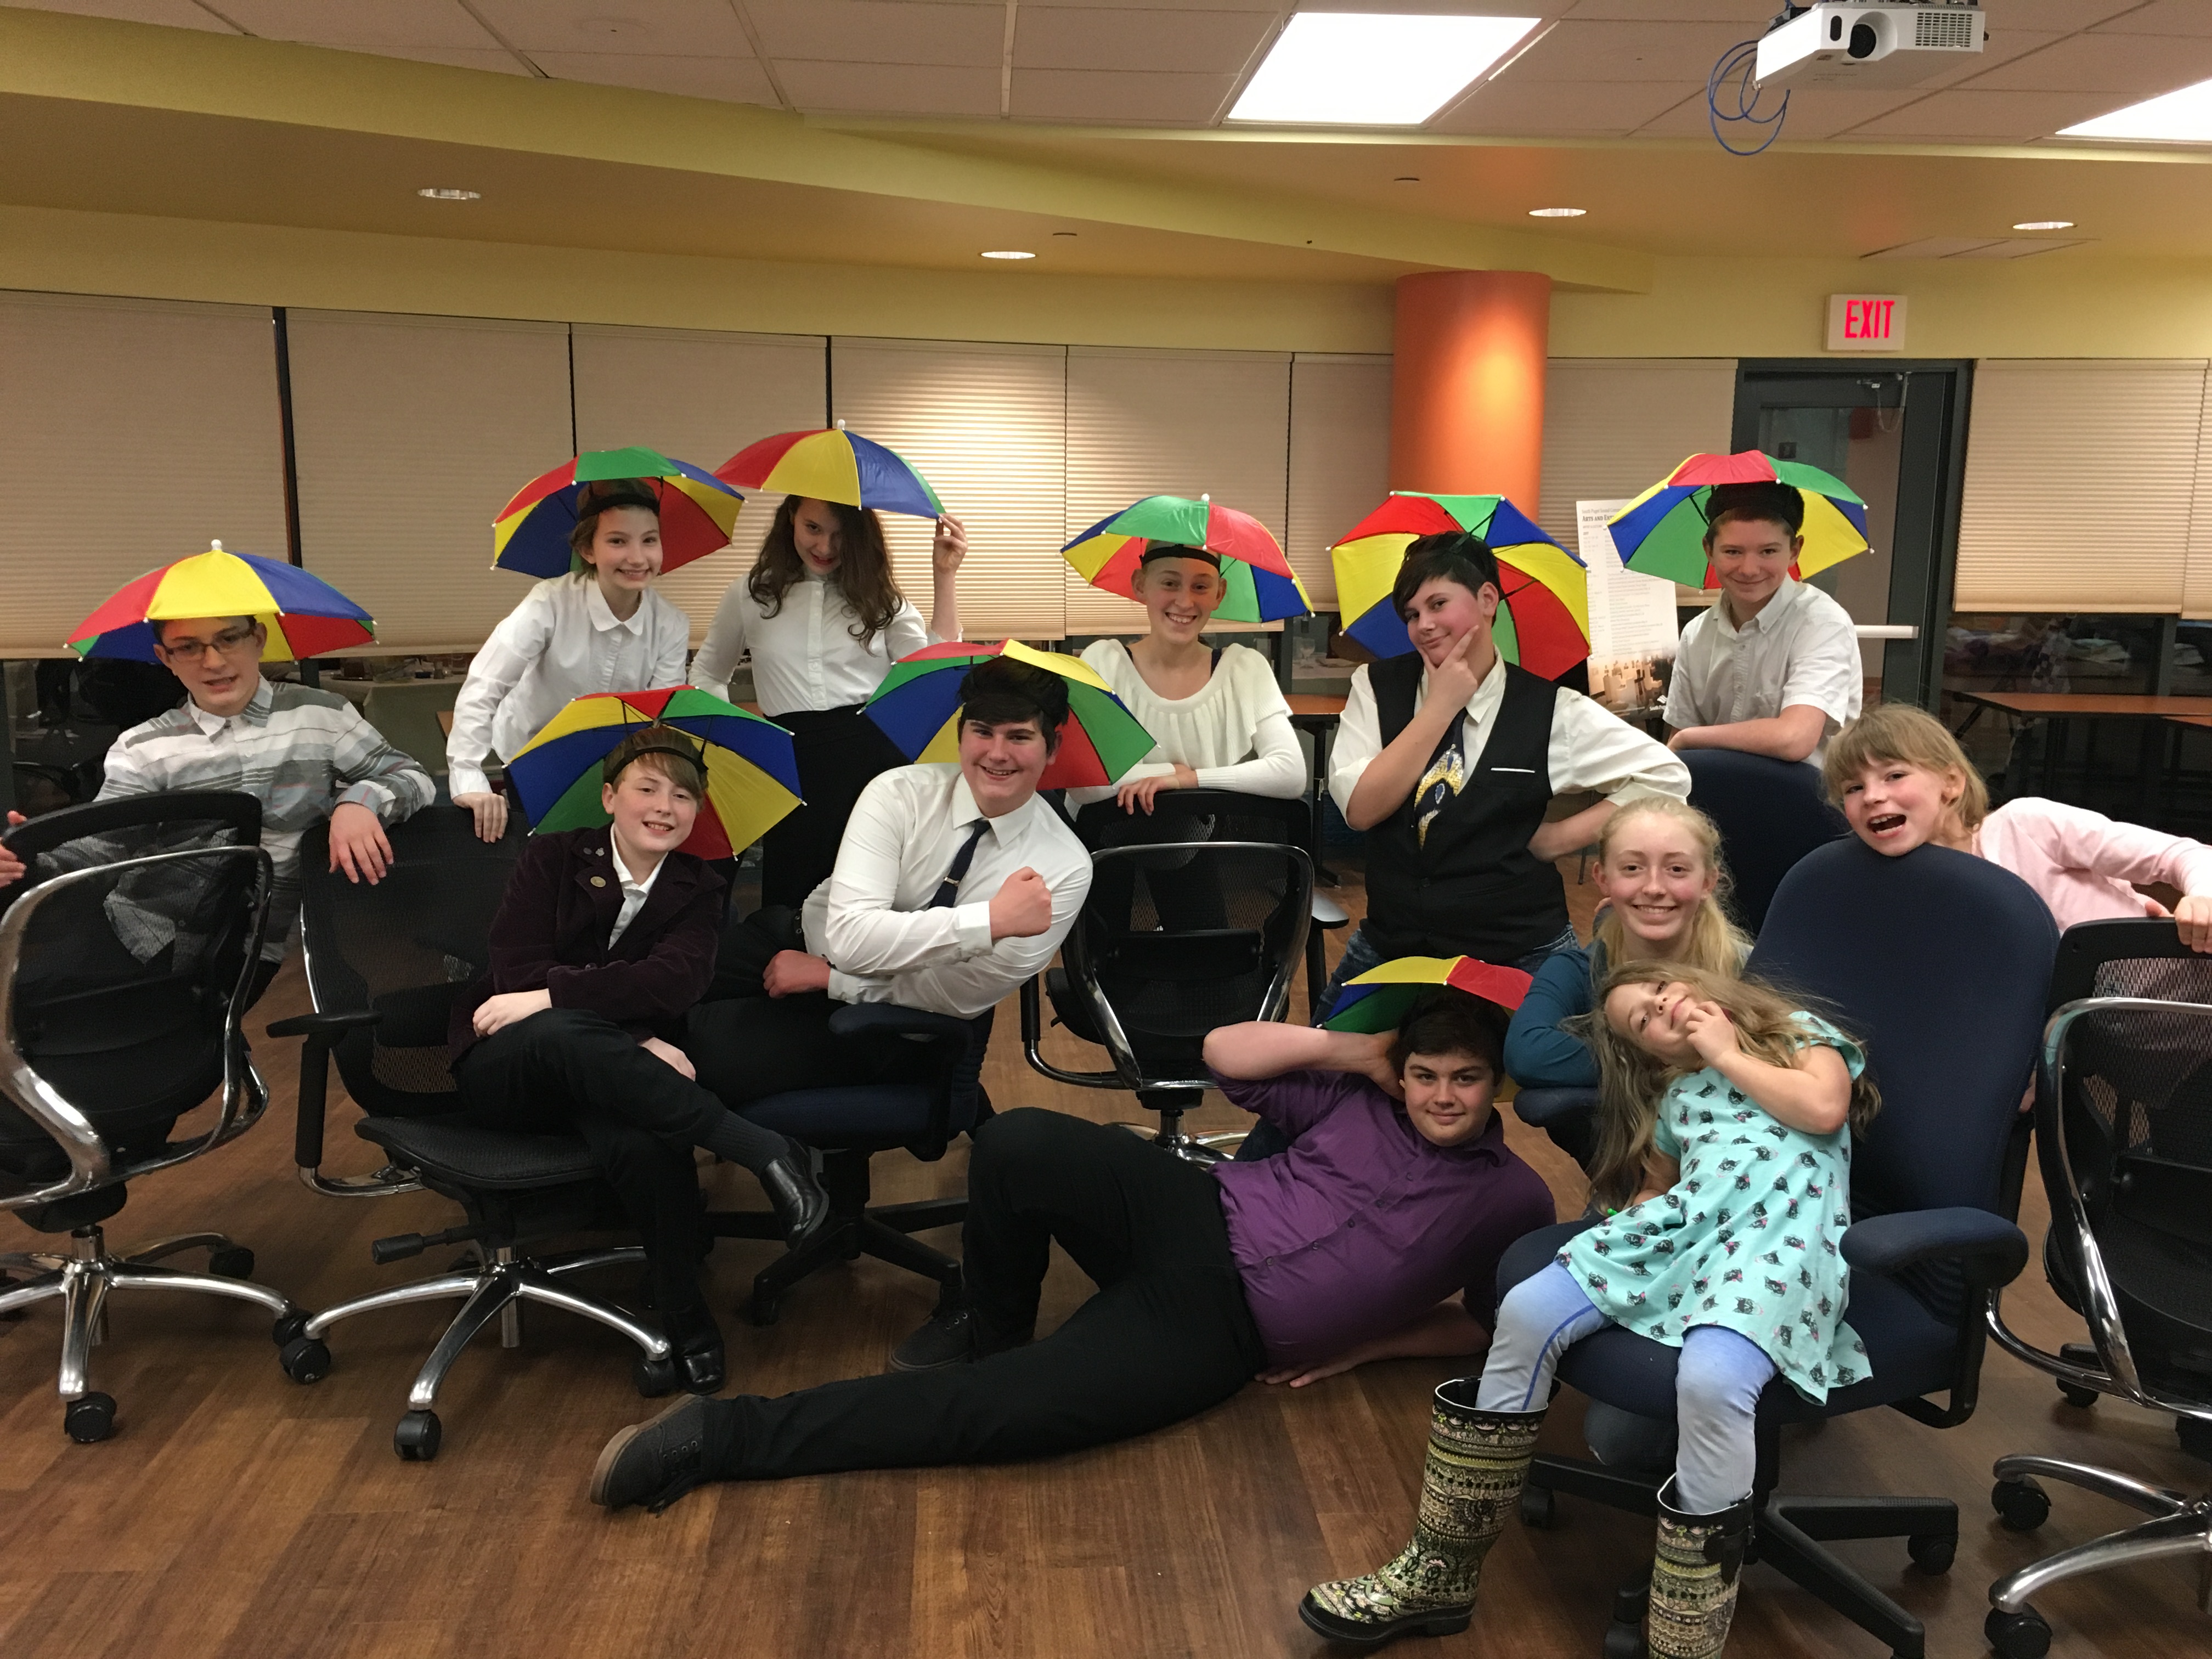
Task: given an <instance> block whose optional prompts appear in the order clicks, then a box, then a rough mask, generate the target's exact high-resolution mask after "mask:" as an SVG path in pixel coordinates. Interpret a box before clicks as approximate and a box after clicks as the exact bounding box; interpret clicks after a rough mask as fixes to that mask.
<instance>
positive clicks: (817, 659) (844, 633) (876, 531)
mask: <svg viewBox="0 0 2212 1659" xmlns="http://www.w3.org/2000/svg"><path fill="white" fill-rule="evenodd" d="M967 554H968V537H967V532H965V531H964V530H963V528H962V527H961V524H960V520H957V519H951V518H945V519H939V520H938V521H937V535H936V538H935V540H934V541H933V544H931V547H930V554H929V562H930V568H931V570H932V572H933V574H934V577H935V582H934V586H935V592H934V594H933V599H932V605H931V616H930V623H929V626H928V627H927V629H925V628H924V627H923V626H922V622H921V612H920V611H917V610H915V607H914V605H913V604H912V603H911V602H910V601H908V599H907V598H906V596H905V595H904V594H902V593H901V592H899V590H898V584H897V583H896V582H895V581H893V580H891V567H890V555H889V553H888V552H887V551H886V550H884V526H883V521H882V520H880V519H878V517H877V516H876V514H875V513H873V512H872V511H871V510H869V509H868V508H866V507H848V506H847V505H846V504H845V503H844V502H842V501H814V500H811V499H806V498H802V497H799V496H795V495H794V496H787V497H786V498H785V499H784V501H783V503H782V505H781V506H780V507H777V508H776V511H775V522H774V523H773V524H771V525H770V526H769V532H768V534H767V535H766V536H765V537H764V538H762V541H761V550H760V556H759V557H758V558H757V559H755V560H754V561H753V568H752V569H751V571H750V573H748V574H746V575H745V577H744V579H743V580H739V581H734V582H732V583H731V584H730V586H729V589H728V591H727V592H725V593H724V594H723V595H722V602H721V604H720V605H719V606H717V607H716V609H715V611H714V624H713V626H711V627H710V628H708V630H707V641H706V643H705V644H704V645H702V646H701V647H699V654H698V656H697V658H696V659H695V660H694V661H693V663H692V665H691V684H694V685H696V686H698V687H699V688H700V689H702V690H707V691H712V692H714V694H715V695H716V696H728V694H729V681H730V676H731V674H732V672H733V671H735V670H736V669H737V667H738V663H739V662H740V661H741V660H742V659H744V655H745V653H746V652H748V651H750V652H751V653H752V666H753V695H754V696H756V697H757V698H758V699H759V700H760V710H761V713H762V714H765V715H767V716H768V717H769V719H770V720H774V721H775V722H776V724H777V725H779V726H784V727H786V728H787V729H788V730H789V731H790V732H791V734H792V736H793V738H795V739H796V740H797V746H798V751H799V792H800V793H801V794H802V795H803V796H805V801H806V804H805V805H804V806H801V807H799V809H798V810H797V811H793V812H792V813H791V814H790V815H789V816H788V817H786V818H785V819H784V820H783V821H782V822H781V823H778V824H777V825H776V826H775V829H771V830H769V833H768V835H767V836H766V838H765V839H764V841H763V846H762V857H763V862H762V867H761V902H762V904H763V905H764V906H765V905H772V904H781V905H787V906H788V907H790V908H792V909H794V910H796V909H797V908H799V906H800V905H801V904H803V903H805V900H806V896H807V895H808V894H809V893H811V892H812V891H813V890H814V889H815V888H816V887H817V886H818V885H819V884H821V883H822V882H823V881H825V880H827V879H828V878H829V872H830V871H831V869H833V868H834V867H835V866H836V862H837V844H838V842H840V841H841V840H842V838H843V836H844V833H845V821H846V819H847V818H848V817H851V816H852V812H853V804H854V802H855V801H857V800H859V799H860V791H861V790H862V789H864V788H866V787H867V784H868V781H869V780H870V779H871V778H872V777H874V776H875V775H877V774H878V773H879V772H884V771H888V770H889V769H890V768H892V767H894V766H902V765H904V764H905V763H906V757H904V756H903V755H902V754H900V753H899V752H898V750H896V749H895V748H893V747H892V746H891V743H890V739H889V738H886V737H884V734H883V732H881V731H880V730H878V727H877V726H876V725H875V723H874V722H873V721H872V720H868V719H867V718H866V716H865V715H864V714H862V712H861V710H862V707H863V705H865V704H866V702H867V700H868V699H869V698H870V697H871V696H873V695H874V694H875V690H876V687H877V686H878V685H880V684H882V683H883V678H884V674H885V673H886V672H888V671H890V665H891V664H892V663H893V662H895V661H896V660H897V659H899V658H901V657H903V656H905V655H907V654H908V653H910V652H915V651H919V650H920V649H921V647H923V646H925V645H932V644H937V643H939V642H941V641H945V640H957V639H958V638H959V637H960V602H959V594H958V590H957V585H956V582H957V573H958V571H959V569H960V562H961V561H962V560H963V559H964V558H965V557H966V556H967Z"/></svg>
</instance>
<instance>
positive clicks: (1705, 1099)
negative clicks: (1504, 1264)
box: [1559, 1013, 1869, 1402]
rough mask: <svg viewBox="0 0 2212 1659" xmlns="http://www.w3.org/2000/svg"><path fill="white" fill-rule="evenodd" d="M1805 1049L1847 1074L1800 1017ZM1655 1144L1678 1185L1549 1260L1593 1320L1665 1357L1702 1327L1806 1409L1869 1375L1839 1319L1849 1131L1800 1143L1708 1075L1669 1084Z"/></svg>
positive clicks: (1830, 1030) (1826, 1031)
mask: <svg viewBox="0 0 2212 1659" xmlns="http://www.w3.org/2000/svg"><path fill="white" fill-rule="evenodd" d="M1797 1019H1798V1021H1799V1023H1800V1024H1802V1026H1803V1027H1804V1029H1805V1030H1806V1032H1807V1036H1808V1042H1813V1043H1818V1044H1822V1045H1825V1046H1826V1047H1828V1048H1833V1049H1835V1050H1836V1052H1837V1053H1838V1054H1841V1055H1842V1056H1843V1059H1844V1065H1846V1066H1849V1067H1850V1074H1851V1075H1852V1076H1853V1077H1854V1078H1856V1077H1857V1076H1858V1075H1859V1073H1862V1072H1863V1071H1864V1070H1865V1069H1866V1056H1865V1054H1863V1053H1862V1052H1861V1051H1860V1049H1859V1048H1858V1046H1857V1044H1856V1043H1854V1042H1851V1041H1850V1038H1848V1037H1846V1036H1844V1035H1843V1034H1842V1033H1841V1032H1840V1031H1838V1030H1836V1029H1835V1027H1833V1026H1832V1025H1830V1024H1828V1023H1827V1022H1826V1021H1825V1020H1821V1019H1818V1018H1814V1016H1812V1015H1811V1014H1806V1013H1800V1014H1799V1015H1798V1016H1797ZM1652 1144H1653V1145H1654V1146H1656V1147H1657V1148H1658V1150H1659V1151H1660V1152H1663V1153H1664V1154H1666V1156H1668V1158H1674V1160H1676V1161H1677V1162H1678V1163H1679V1164H1680V1165H1681V1170H1682V1173H1681V1177H1680V1180H1678V1181H1676V1182H1675V1183H1674V1187H1673V1188H1671V1189H1670V1190H1668V1191H1667V1192H1664V1193H1661V1194H1658V1195H1657V1196H1656V1197H1652V1198H1647V1199H1645V1200H1644V1202H1642V1203H1641V1204H1637V1205H1633V1206H1630V1207H1629V1208H1627V1209H1626V1210H1621V1211H1619V1212H1615V1213H1614V1214H1613V1215H1611V1216H1608V1217H1607V1218H1606V1219H1605V1220H1604V1221H1603V1222H1602V1223H1601V1224H1600V1225H1597V1226H1595V1227H1592V1228H1590V1229H1589V1231H1585V1232H1582V1233H1577V1235H1576V1236H1575V1237H1573V1238H1572V1239H1571V1240H1569V1241H1568V1243H1567V1247H1566V1248H1565V1249H1564V1250H1562V1251H1560V1252H1559V1261H1561V1262H1562V1263H1563V1264H1565V1267H1567V1268H1568V1270H1569V1271H1571V1273H1573V1274H1574V1276H1575V1282H1576V1283H1577V1284H1578V1285H1581V1286H1582V1289H1583V1293H1584V1294H1585V1295H1587V1296H1588V1297H1589V1299H1590V1301H1591V1303H1592V1304H1593V1305H1595V1307H1596V1309H1597V1310H1598V1311H1599V1312H1600V1313H1601V1314H1603V1315H1604V1316H1606V1317H1607V1318H1608V1319H1610V1320H1612V1321H1613V1322H1614V1323H1615V1324H1617V1325H1620V1326H1621V1327H1623V1328H1625V1329H1627V1330H1632V1331H1634V1332H1635V1333H1636V1334H1638V1336H1648V1337H1650V1338H1651V1340H1654V1341H1655V1342H1664V1343H1667V1344H1668V1345H1669V1346H1673V1347H1678V1348H1679V1347H1680V1346H1682V1338H1683V1336H1684V1334H1686V1333H1687V1332H1689V1331H1691V1330H1692V1329H1694V1328H1696V1327H1698V1326H1699V1325H1722V1326H1725V1327H1727V1328H1729V1330H1732V1331H1735V1332H1736V1333H1737V1334H1740V1335H1741V1336H1745V1337H1747V1338H1749V1339H1750V1340H1752V1341H1753V1342H1755V1343H1757V1344H1758V1345H1759V1347H1760V1348H1761V1349H1762V1350H1763V1351H1764V1352H1765V1354H1766V1356H1767V1358H1770V1359H1771V1360H1773V1362H1774V1364H1775V1368H1776V1370H1779V1371H1780V1372H1781V1373H1782V1375H1783V1376H1784V1377H1786V1378H1788V1379H1789V1382H1790V1386H1791V1387H1793V1388H1795V1389H1796V1390H1797V1392H1798V1393H1800V1394H1802V1395H1804V1396H1805V1397H1806V1398H1807V1399H1808V1400H1811V1401H1815V1402H1818V1401H1824V1400H1826V1398H1827V1396H1828V1391H1829V1390H1830V1389H1843V1388H1848V1387H1850V1385H1851V1384H1852V1383H1857V1382H1858V1381H1859V1380H1860V1379H1862V1378H1863V1377H1864V1376H1866V1375H1867V1372H1868V1369H1869V1366H1868V1362H1867V1357H1866V1346H1865V1345H1864V1344H1863V1343H1862V1342H1861V1341H1860V1340H1859V1339H1858V1335H1857V1333H1856V1332H1855V1331H1853V1330H1852V1329H1851V1328H1850V1326H1849V1325H1847V1324H1845V1323H1844V1305H1845V1304H1846V1302H1847V1301H1848V1299H1849V1297H1850V1268H1849V1267H1846V1266H1845V1265H1844V1259H1843V1256H1842V1255H1840V1254H1839V1253H1838V1251H1839V1246H1840V1245H1841V1243H1842V1241H1843V1237H1844V1229H1845V1228H1846V1227H1848V1226H1850V1175H1851V1132H1850V1129H1849V1128H1848V1127H1845V1128H1841V1129H1838V1130H1837V1131H1836V1132H1835V1133H1832V1134H1826V1135H1814V1134H1807V1133H1805V1132H1804V1131H1802V1129H1793V1128H1791V1127H1789V1126H1788V1125H1787V1124H1785V1123H1781V1122H1778V1121H1776V1120H1775V1119H1773V1118H1771V1117H1769V1116H1768V1115H1766V1114H1765V1112H1764V1111H1762V1110H1761V1109H1759V1106H1758V1105H1757V1104H1756V1103H1753V1100H1752V1099H1751V1097H1749V1096H1747V1095H1746V1094H1745V1093H1744V1092H1743V1091H1741V1090H1740V1089H1738V1088H1736V1087H1735V1085H1732V1084H1731V1083H1729V1080H1728V1079H1726V1078H1724V1077H1723V1076H1722V1075H1721V1074H1720V1073H1718V1072H1717V1071H1715V1070H1713V1069H1712V1068H1711V1066H1707V1067H1706V1068H1705V1070H1704V1071H1701V1072H1698V1073H1692V1075H1690V1076H1688V1077H1683V1078H1678V1079H1675V1080H1674V1083H1673V1084H1672V1085H1669V1086H1668V1091H1667V1095H1666V1098H1665V1099H1664V1100H1662V1102H1661V1103H1660V1108H1659V1121H1658V1123H1657V1125H1656V1128H1655V1131H1654V1133H1653V1136H1652Z"/></svg>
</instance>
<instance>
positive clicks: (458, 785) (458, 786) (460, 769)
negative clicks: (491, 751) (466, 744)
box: [446, 764, 491, 800]
mask: <svg viewBox="0 0 2212 1659" xmlns="http://www.w3.org/2000/svg"><path fill="white" fill-rule="evenodd" d="M489 793H491V780H490V779H489V778H488V777H486V776H485V775H483V770H482V769H480V768H478V767H474V766H454V765H450V764H449V765H448V767H447V772H446V797H447V799H449V800H450V799H453V798H455V797H456V796H459V795H488V794H489Z"/></svg>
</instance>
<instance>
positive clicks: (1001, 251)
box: [983, 247, 1036, 259]
mask: <svg viewBox="0 0 2212 1659" xmlns="http://www.w3.org/2000/svg"><path fill="white" fill-rule="evenodd" d="M983 257H984V258H986V259H1034V258H1036V254H1034V253H1024V252H1022V251H1021V250H1020V249H1019V248H1012V247H1002V248H994V249H992V250H990V251H989V252H987V253H985V254H984V255H983Z"/></svg>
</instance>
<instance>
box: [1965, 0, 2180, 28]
mask: <svg viewBox="0 0 2212 1659" xmlns="http://www.w3.org/2000/svg"><path fill="white" fill-rule="evenodd" d="M2141 4H2142V0H1995V3H1990V0H1984V3H1983V6H1982V9H1983V10H1984V12H1986V13H1988V14H1989V29H1990V33H1992V34H1994V33H1996V32H1997V31H1998V30H1999V29H2001V28H2006V29H2014V28H2019V29H2051V30H2054V31H2056V32H2057V33H2060V34H2065V33H2071V32H2072V31H2073V30H2075V29H2086V28H2087V27H2089V26H2090V25H2091V24H2092V23H2101V22H2102V21H2105V19H2106V18H2107V17H2114V16H2118V15H2119V14H2120V13H2121V12H2124V11H2131V10H2133V9H2135V8H2136V6H2139V5H2141Z"/></svg>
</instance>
